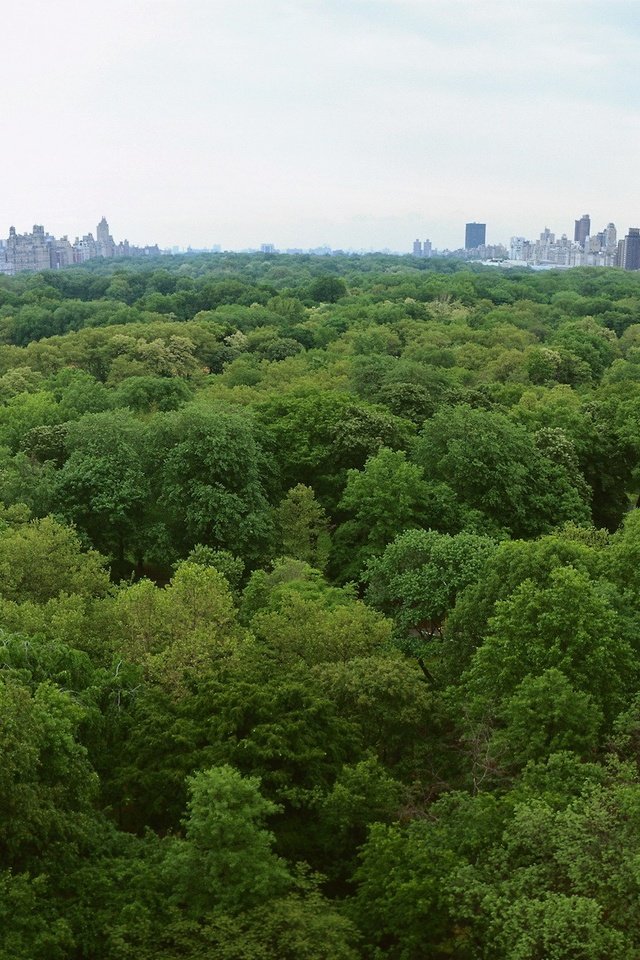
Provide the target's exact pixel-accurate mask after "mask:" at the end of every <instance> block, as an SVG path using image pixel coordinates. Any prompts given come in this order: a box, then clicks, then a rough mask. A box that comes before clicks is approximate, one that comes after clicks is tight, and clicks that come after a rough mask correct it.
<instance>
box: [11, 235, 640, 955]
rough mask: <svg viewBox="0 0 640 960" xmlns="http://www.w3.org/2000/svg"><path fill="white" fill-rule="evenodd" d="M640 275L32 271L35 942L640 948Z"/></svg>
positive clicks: (297, 950) (394, 264)
mask: <svg viewBox="0 0 640 960" xmlns="http://www.w3.org/2000/svg"><path fill="white" fill-rule="evenodd" d="M639 494H640V277H639V276H636V275H635V274H633V273H628V272H624V271H619V270H613V269H608V270H597V269H586V268H585V269H580V268H576V269H572V270H566V271H548V272H547V271H545V272H538V273H534V272H532V271H526V270H516V269H512V270H501V269H495V268H483V267H480V266H477V267H470V266H469V265H468V264H464V263H460V262H457V261H453V260H437V259H434V260H421V261H418V260H415V259H413V258H411V257H392V256H383V255H370V256H362V257H356V256H333V257H315V256H311V255H309V256H307V255H299V256H279V255H266V254H265V255H242V254H220V255H213V256H212V255H198V256H189V257H187V256H184V257H162V258H159V259H157V260H152V259H150V260H149V261H148V262H139V261H131V262H122V261H119V262H117V263H112V262H106V261H103V262H101V261H93V262H91V263H90V264H88V265H86V266H84V267H82V268H74V269H65V270H60V271H55V272H54V271H51V272H45V273H41V274H36V275H26V274H25V275H20V276H16V277H13V278H8V277H3V278H0V572H1V576H0V704H1V706H0V759H1V761H2V762H1V763H0V960H151V958H154V960H179V958H187V960H204V958H205V957H206V958H207V960H209V958H215V960H269V958H279V960H280V958H282V960H297V958H305V960H357V958H369V960H381V958H389V960H447V958H458V960H543V958H548V960H565V958H566V960H569V958H572V960H632V958H634V957H636V956H637V955H638V952H639V951H640V912H639V910H638V902H639V896H640V876H639V874H638V867H637V864H638V862H640V861H639V858H640V769H639V763H640V747H639V743H640V740H639V738H638V730H639V729H640V593H639V590H640V572H639V571H640V513H638V511H637V510H636V506H637V502H638V496H639Z"/></svg>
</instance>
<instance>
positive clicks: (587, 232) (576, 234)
mask: <svg viewBox="0 0 640 960" xmlns="http://www.w3.org/2000/svg"><path fill="white" fill-rule="evenodd" d="M589 236H591V217H590V216H589V214H588V213H584V214H583V215H582V216H581V217H580V219H579V220H576V226H575V230H574V231H573V239H574V240H575V242H576V243H579V244H580V246H581V247H584V242H585V240H586V239H587V237H589Z"/></svg>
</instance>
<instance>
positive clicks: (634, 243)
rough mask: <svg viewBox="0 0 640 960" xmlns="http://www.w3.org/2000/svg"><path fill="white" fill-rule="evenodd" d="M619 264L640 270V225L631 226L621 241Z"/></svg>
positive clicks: (624, 267) (625, 268) (625, 267)
mask: <svg viewBox="0 0 640 960" xmlns="http://www.w3.org/2000/svg"><path fill="white" fill-rule="evenodd" d="M618 258H619V266H621V267H622V268H623V269H624V270H640V227H629V232H628V234H627V235H626V237H625V238H624V240H621V241H620V247H619V254H618Z"/></svg>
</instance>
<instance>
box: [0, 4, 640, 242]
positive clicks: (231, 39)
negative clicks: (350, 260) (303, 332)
mask: <svg viewBox="0 0 640 960" xmlns="http://www.w3.org/2000/svg"><path fill="white" fill-rule="evenodd" d="M1 6H2V11H1V20H2V40H3V43H2V61H3V62H2V76H3V83H2V93H1V94H0V120H1V128H0V129H1V130H2V150H1V151H0V236H6V234H7V231H8V227H9V225H10V224H14V225H15V226H16V228H17V229H18V231H19V232H22V231H24V230H27V229H31V225H32V224H33V223H43V224H44V225H45V227H46V228H47V229H48V230H49V231H51V232H52V233H55V234H56V235H61V234H63V233H69V234H70V235H71V238H72V239H73V237H74V236H75V235H76V234H78V233H83V232H86V231H88V230H92V231H93V232H94V233H95V225H96V223H97V222H98V220H99V219H100V217H101V216H102V214H105V215H106V216H107V219H108V220H109V223H110V226H111V228H112V232H113V234H114V236H115V238H116V239H122V238H124V237H125V236H126V237H128V238H129V239H130V240H131V241H132V242H135V243H147V242H149V243H151V242H156V241H157V242H158V243H160V245H161V246H169V245H173V244H179V245H187V244H189V243H190V244H192V245H194V246H210V245H212V244H214V243H220V244H221V245H222V246H223V248H227V249H235V248H242V247H248V246H258V245H259V244H260V243H263V242H272V243H275V244H276V245H277V246H279V247H282V248H286V247H288V246H302V247H308V246H315V245H319V244H323V243H328V244H330V245H332V246H334V247H338V246H348V247H365V248H370V247H373V248H381V247H385V246H388V247H391V248H392V249H398V250H409V249H410V246H411V241H412V240H413V239H414V237H416V236H420V237H430V238H431V240H432V242H433V243H434V245H435V246H438V247H445V246H449V247H457V246H460V245H461V244H462V242H463V236H464V223H465V221H467V220H480V221H486V222H487V240H488V241H489V242H500V241H508V238H509V237H510V236H511V235H512V234H524V235H526V236H533V235H537V234H538V233H539V232H540V231H541V230H542V228H543V227H544V226H545V225H548V226H550V227H551V229H553V230H555V231H556V232H557V233H562V232H567V233H571V235H572V231H573V221H574V219H575V218H576V217H579V216H580V215H581V214H583V213H585V212H588V213H590V214H591V217H592V224H593V229H594V230H595V229H601V228H602V227H603V226H604V225H605V224H606V223H607V222H608V221H609V220H614V221H615V223H616V225H617V226H618V230H619V232H622V231H626V228H627V227H628V226H629V225H630V224H632V225H637V224H640V195H639V194H640V190H639V185H640V87H639V84H638V74H637V70H638V67H637V63H638V52H639V50H640V2H638V0H620V2H618V0H607V2H602V0H594V2H592V0H573V2H569V0H538V2H532V0H469V2H467V0H55V2H53V0H29V2H28V3H27V2H25V3H23V4H19V3H11V4H9V3H8V2H7V0H4V2H3V3H2V4H1Z"/></svg>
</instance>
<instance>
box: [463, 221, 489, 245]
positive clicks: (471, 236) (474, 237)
mask: <svg viewBox="0 0 640 960" xmlns="http://www.w3.org/2000/svg"><path fill="white" fill-rule="evenodd" d="M486 237H487V225H486V223H467V224H466V226H465V230H464V248H465V250H475V249H476V248H477V247H483V246H484V244H485V240H486Z"/></svg>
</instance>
